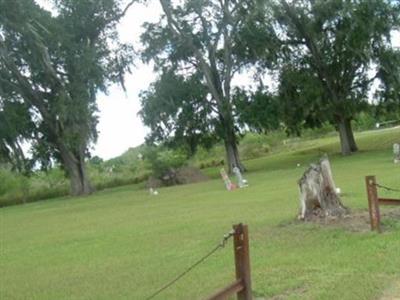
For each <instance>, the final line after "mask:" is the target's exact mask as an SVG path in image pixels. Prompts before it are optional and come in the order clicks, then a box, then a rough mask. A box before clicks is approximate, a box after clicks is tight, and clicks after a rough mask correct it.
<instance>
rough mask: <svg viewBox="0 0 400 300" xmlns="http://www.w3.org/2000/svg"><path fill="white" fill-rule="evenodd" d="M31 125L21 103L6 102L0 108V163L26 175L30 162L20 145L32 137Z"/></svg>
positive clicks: (30, 165)
mask: <svg viewBox="0 0 400 300" xmlns="http://www.w3.org/2000/svg"><path fill="white" fill-rule="evenodd" d="M32 129H33V124H32V122H31V119H30V116H29V114H28V112H27V110H26V108H25V107H24V104H23V103H18V102H6V103H3V107H1V108H0V161H3V162H6V163H8V164H10V165H11V167H12V170H13V171H17V172H19V173H22V174H25V175H28V174H29V173H30V171H31V167H32V161H31V160H30V159H28V158H26V157H25V154H24V151H23V150H22V143H23V142H24V141H25V140H27V139H29V138H30V137H31V136H32Z"/></svg>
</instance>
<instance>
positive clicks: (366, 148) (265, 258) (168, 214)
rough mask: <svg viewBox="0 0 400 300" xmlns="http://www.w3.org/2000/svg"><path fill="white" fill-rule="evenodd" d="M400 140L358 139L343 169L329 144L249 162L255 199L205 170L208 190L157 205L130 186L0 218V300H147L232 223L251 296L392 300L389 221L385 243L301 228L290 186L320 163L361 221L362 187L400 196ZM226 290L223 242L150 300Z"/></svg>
mask: <svg viewBox="0 0 400 300" xmlns="http://www.w3.org/2000/svg"><path fill="white" fill-rule="evenodd" d="M399 139H400V129H392V130H385V131H380V132H366V133H360V134H358V135H357V141H358V143H359V146H360V148H361V151H360V153H358V154H356V155H353V156H350V157H341V156H340V155H339V154H338V153H337V152H338V150H339V146H338V143H337V138H336V137H329V138H325V139H319V140H313V141H307V142H306V143H299V144H296V145H293V147H292V150H290V151H285V152H284V153H277V154H273V155H270V156H267V157H264V158H260V159H255V160H249V161H246V162H245V164H246V166H247V167H248V169H249V173H247V174H246V175H245V176H246V178H247V179H248V181H249V183H250V187H249V188H246V189H241V190H236V191H233V192H227V191H225V190H224V186H223V183H222V181H221V180H220V179H219V178H218V176H217V172H218V170H217V169H208V170H207V173H208V174H209V175H211V177H213V178H214V179H212V180H210V181H207V182H203V183H200V184H193V185H186V186H178V187H172V188H163V189H160V194H159V195H158V196H157V197H154V196H150V195H149V194H148V192H147V191H146V190H144V189H143V188H142V187H141V186H140V185H133V186H126V187H123V188H117V189H112V190H106V191H103V192H101V193H97V194H95V195H92V196H90V197H85V198H61V199H53V200H48V201H40V202H36V203H31V204H26V205H19V206H13V207H6V208H2V209H0V226H1V228H0V243H1V244H0V247H1V253H0V254H1V256H0V272H1V273H0V276H1V278H0V299H145V298H146V296H148V295H150V294H151V293H152V292H153V291H154V290H156V289H157V288H158V287H160V286H161V285H163V284H164V283H165V282H167V281H168V280H169V279H171V278H172V277H174V276H175V275H177V274H178V273H180V272H181V271H182V270H184V269H185V268H186V267H187V266H188V265H190V264H191V263H192V262H194V261H195V260H196V259H197V258H199V257H200V256H202V255H203V254H205V253H206V252H207V251H208V250H209V249H211V248H212V247H214V246H215V245H216V243H218V242H219V240H220V239H221V238H222V236H223V234H224V233H226V232H227V231H229V230H230V228H231V225H232V224H234V223H238V222H244V223H247V224H248V225H249V230H250V246H251V249H250V251H251V267H252V279H253V292H254V295H255V296H258V297H262V298H265V299H269V298H272V299H381V298H382V297H385V299H396V295H397V294H400V288H399V285H400V284H399V283H400V220H394V219H386V220H384V225H385V230H384V233H383V234H381V235H378V234H375V233H371V232H369V231H368V230H367V229H368V226H369V224H365V228H367V229H366V230H356V231H354V230H349V229H346V228H343V227H341V226H322V225H317V224H309V223H302V222H299V221H296V214H297V210H298V191H297V185H296V181H297V179H298V178H299V177H300V176H301V174H302V173H303V172H304V170H305V168H306V166H307V165H308V163H310V162H312V161H313V160H316V159H317V158H318V157H319V156H320V154H321V153H324V152H327V153H329V154H330V158H331V164H332V168H333V175H334V179H335V181H336V185H337V186H339V187H340V188H341V189H342V192H343V194H344V195H343V202H344V204H345V205H347V206H348V207H350V208H351V209H352V210H353V211H360V210H366V208H367V200H366V195H365V186H364V176H365V175H369V174H374V175H376V176H377V178H378V181H379V182H380V183H381V184H385V185H388V186H392V187H397V188H398V187H400V166H399V165H394V164H393V161H392V144H393V142H394V141H395V140H399ZM298 163H300V164H301V167H296V165H297V164H298ZM382 194H383V195H386V196H388V197H397V198H400V197H398V196H400V195H398V194H396V193H394V192H386V193H382ZM233 278H234V268H233V257H232V245H231V242H230V243H229V244H228V246H227V247H226V248H224V249H222V250H221V251H219V252H218V253H217V254H216V255H215V256H213V257H211V258H210V259H209V260H208V261H207V262H206V263H205V264H203V265H201V266H200V267H198V268H197V269H195V270H194V271H193V272H191V273H190V274H189V275H188V276H186V277H185V278H183V279H182V280H181V281H179V282H178V283H177V284H176V285H174V286H173V287H171V288H170V289H168V290H167V291H165V293H163V294H161V295H160V296H159V297H158V298H156V299H203V298H205V297H206V296H208V295H209V294H211V293H212V292H213V291H214V290H215V289H218V288H220V287H222V286H224V285H225V284H227V283H229V282H231V281H232V279H233ZM382 299H383V298H382Z"/></svg>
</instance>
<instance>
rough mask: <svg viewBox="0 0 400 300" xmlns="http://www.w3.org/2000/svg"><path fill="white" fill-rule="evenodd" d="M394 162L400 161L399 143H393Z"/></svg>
mask: <svg viewBox="0 0 400 300" xmlns="http://www.w3.org/2000/svg"><path fill="white" fill-rule="evenodd" d="M393 154H394V163H395V164H397V163H400V144H397V143H396V144H393Z"/></svg>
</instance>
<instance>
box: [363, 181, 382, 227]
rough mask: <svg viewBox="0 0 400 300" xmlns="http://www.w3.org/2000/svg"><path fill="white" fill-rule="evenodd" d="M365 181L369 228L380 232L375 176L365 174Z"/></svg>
mask: <svg viewBox="0 0 400 300" xmlns="http://www.w3.org/2000/svg"><path fill="white" fill-rule="evenodd" d="M365 183H366V185H367V195H368V207H369V216H370V219H371V230H376V231H377V232H381V226H380V223H381V220H380V219H381V217H380V213H379V199H378V191H377V189H376V179H375V176H366V177H365Z"/></svg>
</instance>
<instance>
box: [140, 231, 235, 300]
mask: <svg viewBox="0 0 400 300" xmlns="http://www.w3.org/2000/svg"><path fill="white" fill-rule="evenodd" d="M234 233H235V231H234V230H233V229H232V230H231V231H229V232H228V233H227V234H225V235H224V237H223V238H222V240H221V242H219V243H218V245H217V246H215V247H214V248H213V249H212V250H211V251H209V252H208V253H207V254H206V255H204V256H203V257H201V258H200V259H199V260H197V261H196V262H195V263H194V264H192V265H191V266H190V267H188V268H187V269H186V270H185V271H183V272H182V273H180V274H179V275H178V276H176V277H175V278H174V279H172V280H171V281H170V282H168V283H167V284H165V285H164V286H162V287H161V288H160V289H158V290H157V291H156V292H154V293H153V294H152V295H151V296H149V297H147V298H146V300H150V299H153V298H154V297H156V296H157V295H158V294H160V293H161V292H163V291H164V290H166V289H167V288H169V287H170V286H171V285H173V284H175V283H176V282H177V281H178V280H179V279H181V278H182V277H183V276H185V275H186V274H187V273H189V272H190V271H192V270H193V269H194V268H196V267H197V266H198V265H200V264H201V263H202V262H204V261H205V260H206V259H207V258H209V257H210V256H211V255H213V254H214V253H215V252H216V251H217V250H218V249H220V248H224V247H225V245H226V243H227V241H228V240H229V238H231V237H232V236H233V234H234Z"/></svg>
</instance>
